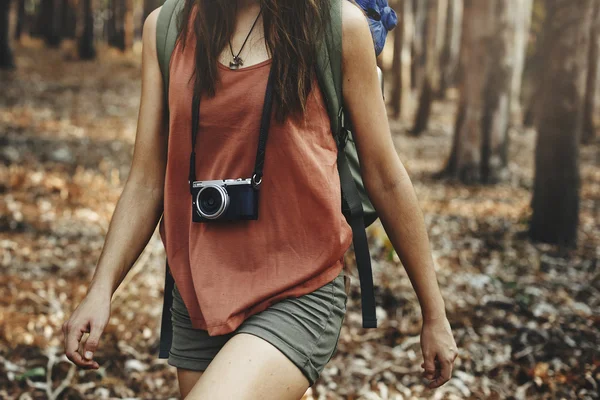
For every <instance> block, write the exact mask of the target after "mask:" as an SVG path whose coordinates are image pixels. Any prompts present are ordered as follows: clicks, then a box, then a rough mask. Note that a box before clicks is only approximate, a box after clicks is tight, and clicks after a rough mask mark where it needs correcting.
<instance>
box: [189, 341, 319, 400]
mask: <svg viewBox="0 0 600 400" xmlns="http://www.w3.org/2000/svg"><path fill="white" fill-rule="evenodd" d="M308 388H309V381H308V379H306V377H305V376H304V374H303V373H302V372H301V371H300V369H299V368H298V367H296V365H294V363H292V362H291V361H290V360H289V359H288V358H287V357H286V356H285V355H284V354H283V353H282V352H281V351H279V349H277V348H276V347H275V346H273V345H272V344H270V343H269V342H267V341H265V340H264V339H261V338H259V337H257V336H254V335H251V334H248V333H238V334H236V335H234V336H233V337H232V338H231V339H229V341H227V343H226V344H225V345H224V346H223V348H222V349H221V350H220V351H219V353H218V354H217V356H216V357H215V358H214V359H213V360H212V361H211V363H210V365H209V366H208V368H207V369H206V371H204V374H203V375H202V379H200V380H199V381H198V382H197V383H196V384H195V385H194V387H193V388H192V390H191V391H190V392H189V394H188V397H186V400H201V399H211V400H225V399H227V400H229V399H236V400H258V399H260V400H270V399H273V400H299V399H301V398H302V396H303V395H304V393H306V390H307V389H308Z"/></svg>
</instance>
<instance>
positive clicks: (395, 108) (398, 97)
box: [390, 0, 405, 119]
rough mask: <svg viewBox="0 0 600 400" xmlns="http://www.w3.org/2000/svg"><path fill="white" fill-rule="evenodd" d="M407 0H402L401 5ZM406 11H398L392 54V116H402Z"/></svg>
mask: <svg viewBox="0 0 600 400" xmlns="http://www.w3.org/2000/svg"><path fill="white" fill-rule="evenodd" d="M404 1H405V0H401V1H400V6H402V3H403V2H404ZM404 21H405V16H404V12H403V11H402V10H400V12H399V13H398V26H397V27H396V29H395V32H394V50H393V51H394V54H393V56H392V94H391V96H390V103H391V108H392V115H391V116H392V118H393V119H398V118H400V110H401V109H402V89H403V87H402V62H401V61H402V43H403V41H404Z"/></svg>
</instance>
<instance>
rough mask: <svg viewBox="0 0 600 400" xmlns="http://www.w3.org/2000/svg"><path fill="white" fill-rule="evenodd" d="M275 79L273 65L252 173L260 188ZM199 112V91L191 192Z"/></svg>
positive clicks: (194, 100)
mask: <svg viewBox="0 0 600 400" xmlns="http://www.w3.org/2000/svg"><path fill="white" fill-rule="evenodd" d="M273 80H274V73H273V67H272V66H271V70H270V72H269V79H268V81H267V89H266V93H265V101H264V104H263V111H262V116H261V121H260V131H259V137H258V149H257V150H256V161H255V162H254V173H253V174H252V186H253V187H254V189H258V187H259V186H260V184H261V183H262V177H263V167H264V165H265V151H266V147H267V138H268V136H269V127H270V126H271V110H272V109H273V84H274V82H273ZM199 113H200V96H199V95H198V94H197V93H194V96H193V98H192V152H191V154H190V174H189V181H188V183H189V185H190V193H192V187H193V185H194V181H195V180H196V136H197V135H198V124H199V120H200V117H199Z"/></svg>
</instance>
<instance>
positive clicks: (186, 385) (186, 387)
mask: <svg viewBox="0 0 600 400" xmlns="http://www.w3.org/2000/svg"><path fill="white" fill-rule="evenodd" d="M203 373H204V371H193V370H191V369H185V368H177V380H178V381H179V392H180V393H181V398H182V399H184V398H185V396H187V395H188V393H189V392H190V390H192V388H193V387H194V385H195V384H196V382H198V379H200V377H201V376H202V374H203Z"/></svg>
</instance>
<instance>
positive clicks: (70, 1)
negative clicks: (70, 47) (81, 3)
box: [61, 0, 77, 39]
mask: <svg viewBox="0 0 600 400" xmlns="http://www.w3.org/2000/svg"><path fill="white" fill-rule="evenodd" d="M76 6H77V3H76V1H74V0H61V7H62V13H61V14H62V15H61V17H62V22H61V26H62V37H65V38H71V39H72V38H75V37H77V30H76V28H77V8H76Z"/></svg>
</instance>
